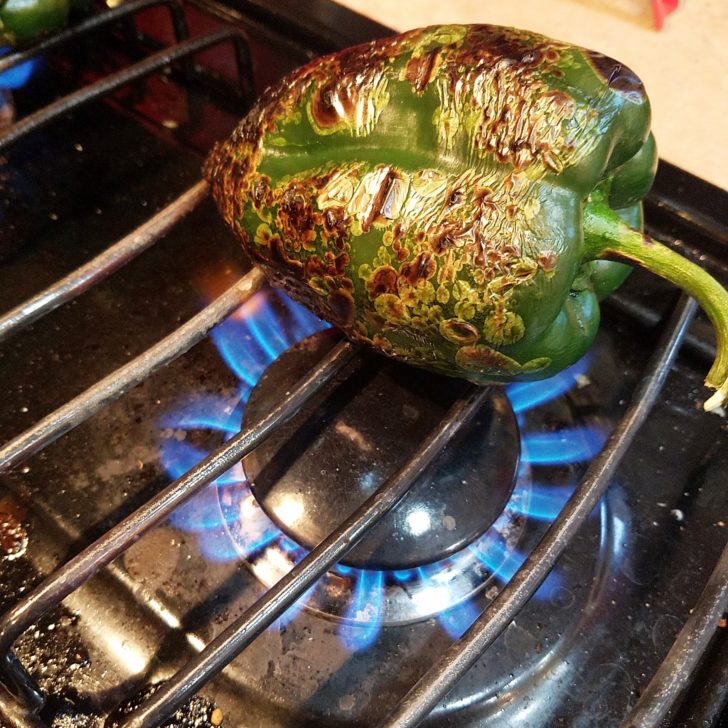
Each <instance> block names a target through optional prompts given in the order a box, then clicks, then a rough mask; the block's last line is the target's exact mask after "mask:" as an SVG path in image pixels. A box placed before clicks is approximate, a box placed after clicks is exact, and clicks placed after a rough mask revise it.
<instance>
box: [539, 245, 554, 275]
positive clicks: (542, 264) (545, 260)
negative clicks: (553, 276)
mask: <svg viewBox="0 0 728 728" xmlns="http://www.w3.org/2000/svg"><path fill="white" fill-rule="evenodd" d="M557 259H558V258H557V256H556V253H554V251H553V250H549V251H547V252H543V253H539V254H538V255H537V256H536V264H537V265H538V267H539V268H541V270H542V271H543V272H544V273H552V272H553V270H554V268H556V261H557Z"/></svg>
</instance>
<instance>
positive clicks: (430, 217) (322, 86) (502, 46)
mask: <svg viewBox="0 0 728 728" xmlns="http://www.w3.org/2000/svg"><path fill="white" fill-rule="evenodd" d="M649 123H650V110H649V102H648V100H647V96H646V94H645V92H644V89H643V86H642V84H641V82H640V81H639V79H638V78H637V77H636V76H635V75H634V74H633V73H632V72H631V71H629V69H627V68H625V67H624V66H622V65H620V64H619V63H617V62H616V61H613V60H611V59H609V58H606V57H605V56H602V55H600V54H597V53H593V52H590V51H587V50H584V49H582V48H578V47H575V46H572V45H567V44H564V43H559V42H556V41H553V40H550V39H548V38H545V37H543V36H540V35H537V34H534V33H529V32H525V31H518V30H513V29H509V28H502V27H495V26H487V25H480V26H438V27H430V28H424V29H421V30H415V31H411V32H409V33H405V34H403V35H400V36H396V37H393V38H388V39H384V40H380V41H376V42H373V43H369V44H366V45H364V46H359V47H356V48H352V49H348V50H346V51H343V52H340V53H338V54H333V55H329V56H326V57H324V58H321V59H319V60H316V61H314V62H313V63H311V64H309V65H307V66H305V67H303V68H301V69H299V70H298V71H296V72H294V73H293V74H291V75H290V76H288V77H287V78H285V79H284V80H283V81H282V82H281V83H280V84H278V85H277V86H275V87H273V88H271V89H269V90H268V91H267V92H266V93H265V94H264V95H263V97H262V98H261V99H260V100H259V101H258V103H257V104H256V106H255V107H254V108H253V109H252V110H251V112H250V113H249V114H248V116H247V117H246V118H245V119H244V120H243V121H242V123H241V124H240V126H239V127H238V128H237V129H236V131H235V132H234V133H233V135H232V137H231V138H230V139H229V140H228V141H226V142H224V143H222V144H219V145H217V147H216V148H215V150H214V151H213V153H212V154H211V156H210V158H209V159H208V161H207V164H206V168H205V174H206V177H207V179H208V181H209V183H210V185H211V189H212V194H213V197H214V198H215V200H216V202H217V204H218V206H219V208H220V210H221V212H222V214H223V216H224V217H225V219H226V221H227V222H228V223H229V224H230V226H231V227H232V229H233V230H234V232H235V233H236V234H237V236H238V237H239V238H240V239H241V241H242V243H243V245H244V247H245V250H246V251H247V253H248V254H249V255H250V257H251V258H252V259H253V260H254V261H255V263H257V264H258V265H260V266H261V267H262V268H263V269H264V270H265V272H266V273H267V275H268V276H269V278H270V279H271V281H272V282H274V283H275V284H277V285H280V286H282V287H283V288H284V289H285V290H286V291H287V292H288V293H290V295H292V296H293V297H294V298H296V299H298V300H300V301H302V302H303V303H305V304H306V305H307V306H309V307H310V308H311V309H312V310H314V311H315V312H316V313H317V314H318V315H319V316H321V317H322V318H324V319H327V320H329V321H331V322H332V323H334V324H335V325H337V326H339V327H340V328H341V329H343V330H344V331H345V332H346V334H347V335H348V336H349V337H350V338H352V339H354V340H357V341H361V342H364V343H366V344H369V345H371V346H373V347H375V348H376V349H378V350H380V351H382V352H384V353H385V354H388V355H391V356H395V357H398V358H400V359H403V360H405V361H408V362H410V363H412V364H415V365H418V366H424V367H426V368H429V369H433V370H436V371H439V372H443V373H445V374H449V375H455V376H460V377H464V378H466V379H470V380H471V381H474V382H478V383H485V382H491V381H513V380H517V379H535V378H543V377H547V376H550V375H552V374H554V373H556V372H558V371H560V370H561V369H563V368H564V367H566V366H568V365H569V364H571V363H573V362H574V361H576V360H577V359H578V358H579V357H580V356H582V355H583V353H584V352H585V351H586V350H587V348H588V347H589V346H590V344H591V343H592V340H593V338H594V336H595V333H596V331H597V328H598V325H599V300H600V299H602V298H604V296H606V295H608V294H609V293H610V292H611V291H612V290H614V288H615V287H617V286H618V285H619V284H620V283H621V282H622V281H623V280H624V278H625V275H626V272H628V270H629V269H628V268H627V267H625V266H624V265H622V264H620V263H614V262H611V261H601V260H600V261H594V260H592V259H591V258H589V257H587V256H586V248H587V246H586V245H585V237H584V230H583V214H584V205H585V204H587V202H588V200H589V197H590V195H591V194H592V193H594V192H595V191H598V192H599V195H600V200H601V201H602V202H603V204H606V205H607V206H609V207H610V208H611V209H612V210H613V211H615V212H616V213H617V214H618V215H619V216H620V217H621V218H622V219H623V220H625V221H626V222H627V223H628V224H630V225H633V226H634V225H640V224H641V206H640V200H641V198H642V196H643V195H644V194H645V193H646V192H647V191H648V190H649V188H650V185H651V184H652V180H653V178H654V173H655V167H656V153H655V145H654V140H653V139H652V137H651V135H650V133H649Z"/></svg>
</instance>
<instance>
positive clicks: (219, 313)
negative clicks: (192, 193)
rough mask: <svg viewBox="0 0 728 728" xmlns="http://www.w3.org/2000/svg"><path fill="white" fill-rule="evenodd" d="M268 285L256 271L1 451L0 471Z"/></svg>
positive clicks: (167, 358)
mask: <svg viewBox="0 0 728 728" xmlns="http://www.w3.org/2000/svg"><path fill="white" fill-rule="evenodd" d="M264 281H265V277H264V276H263V273H262V272H261V271H260V270H259V269H258V268H254V269H253V270H251V271H250V272H249V273H248V274H247V275H245V276H243V278H241V279H240V280H239V281H238V282H237V283H236V284H235V285H234V286H231V287H230V288H228V290H227V291H225V293H223V294H222V295H221V296H219V297H218V298H217V299H216V300H215V301H213V302H212V303H211V304H210V305H209V306H207V307H206V308H204V309H203V310H202V311H200V313H198V314H197V315H196V316H193V317H192V318H191V319H190V320H189V321H187V322H186V323H185V324H183V325H182V326H180V327H179V328H178V329H176V330H175V331H174V332H173V333H171V334H170V335H169V336H167V337H165V338H164V339H162V340H161V341H160V342H158V343H157V344H155V345H154V346H152V347H151V348H150V349H147V351H145V352H144V353H143V354H140V355H139V356H138V357H136V358H135V359H132V360H131V361H130V362H128V363H126V364H124V366H122V367H120V368H119V369H117V370H116V371H115V372H112V373H111V374H109V375H108V376H106V377H104V378H103V379H102V380H100V381H99V382H97V383H96V384H94V385H93V386H92V387H89V389H87V390H86V391H85V392H83V393H82V394H80V395H78V396H77V397H75V398H74V399H72V400H71V401H70V402H67V403H66V404H64V405H63V406H62V407H59V408H58V409H57V410H56V411H55V412H52V413H51V414H49V415H47V416H46V417H44V418H43V419H42V420H40V421H39V422H37V423H36V424H35V425H33V427H31V428H29V429H28V430H26V431H25V432H23V433H22V434H20V435H18V436H17V437H15V438H14V439H13V440H11V441H10V442H9V443H7V444H6V445H4V446H3V447H2V448H0V472H2V471H3V470H8V469H9V468H12V467H13V466H15V465H17V464H18V463H20V462H22V461H23V460H25V459H26V458H28V457H30V456H31V455H33V454H34V453H36V452H38V450H41V449H42V448H44V447H45V446H46V445H48V444H49V443H51V442H53V441H54V440H57V439H58V438H59V437H60V436H61V435H63V434H65V433H66V432H68V431H70V430H72V429H73V428H74V427H76V426H77V425H80V424H81V423H82V422H84V421H85V420H87V419H88V418H89V417H91V415H93V414H94V413H96V412H98V411H99V410H100V409H101V408H102V407H104V406H105V405H107V404H108V403H109V402H112V401H113V400H115V399H117V398H118V397H120V396H121V395H122V394H124V392H126V391H127V390H128V389H130V388H131V387H133V386H135V385H136V384H139V382H141V381H142V380H143V379H145V378H146V377H148V376H149V375H150V374H151V373H152V372H153V371H155V370H156V369H158V368H159V367H161V366H163V365H164V364H169V362H171V361H173V360H174V359H176V358H177V357H178V356H180V355H181V354H184V352H186V351H187V350H188V349H190V348H191V347H192V346H194V345H195V344H196V343H197V342H198V341H200V340H201V339H202V338H204V336H205V334H206V333H207V332H208V331H209V330H210V329H211V328H212V327H213V326H215V325H216V324H218V323H220V321H222V320H223V319H224V318H225V316H227V315H228V314H229V313H231V312H232V311H233V310H234V309H236V308H237V307H238V306H240V305H241V304H243V303H245V301H247V300H248V299H249V298H250V297H251V296H252V295H253V294H254V293H255V292H256V291H257V290H258V289H259V288H260V287H261V285H262V284H263V283H264Z"/></svg>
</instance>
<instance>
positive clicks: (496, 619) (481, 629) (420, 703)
mask: <svg viewBox="0 0 728 728" xmlns="http://www.w3.org/2000/svg"><path fill="white" fill-rule="evenodd" d="M696 308H697V304H696V303H695V301H693V300H692V299H688V298H686V297H685V296H683V297H682V298H681V302H680V304H678V307H677V308H676V309H675V312H674V313H673V316H672V318H671V320H670V324H669V325H668V327H667V328H666V330H665V332H664V333H663V336H662V339H661V341H660V343H659V344H658V346H657V348H656V350H655V353H654V354H653V356H652V358H651V360H650V363H649V364H648V373H647V375H646V376H645V377H644V379H643V380H642V382H641V384H640V386H639V388H638V389H637V391H636V393H635V395H634V397H633V400H632V404H631V405H630V407H629V409H628V410H627V412H626V413H625V415H624V417H623V418H622V419H621V421H620V422H619V424H618V425H617V427H616V428H615V430H614V432H613V433H612V434H611V436H610V437H609V439H608V440H607V442H606V444H605V446H604V449H603V450H602V451H601V453H600V454H599V455H598V456H597V457H596V458H595V459H594V461H593V462H592V464H591V465H590V466H589V469H588V470H587V472H586V475H585V476H584V480H583V481H582V483H581V485H580V486H579V487H578V488H577V490H576V491H575V492H574V494H573V495H572V497H571V498H570V499H569V501H568V502H567V504H566V505H565V506H564V508H563V510H562V511H561V513H560V515H559V517H558V518H557V519H556V520H555V521H554V522H553V523H552V524H551V527H550V528H549V530H548V531H547V532H546V534H545V535H544V537H543V538H542V539H541V541H540V542H539V543H538V544H537V546H536V547H535V548H534V550H533V552H532V553H531V555H530V556H529V557H528V558H527V559H526V561H525V562H524V564H523V566H522V567H521V568H520V569H519V570H518V571H517V572H516V574H515V576H514V577H513V578H512V579H511V581H509V582H508V584H507V585H506V586H505V587H504V588H503V590H502V591H501V593H500V594H499V595H498V596H497V597H496V598H495V600H494V601H493V602H492V603H491V604H490V606H489V607H488V608H487V609H486V610H485V612H483V614H482V615H481V616H480V617H478V619H477V620H476V621H475V622H474V623H473V625H472V626H471V627H470V628H469V629H468V631H467V632H466V633H465V634H464V635H463V636H462V637H461V638H460V639H459V640H457V641H456V642H454V643H453V644H452V645H451V646H450V648H449V649H448V650H447V651H446V652H445V654H444V655H443V656H442V658H441V659H440V660H439V661H438V662H437V663H436V664H435V665H434V666H433V667H432V668H430V670H428V671H427V672H426V673H425V675H424V676H423V677H422V678H421V679H420V680H419V681H418V682H417V683H416V685H415V686H414V687H413V688H412V690H410V692H409V693H407V695H406V696H405V698H404V700H403V701H402V702H401V703H400V704H399V706H398V707H397V708H396V710H395V711H394V712H393V713H392V715H390V717H389V718H388V719H387V720H386V721H385V723H383V724H382V726H383V727H384V726H386V728H414V726H417V725H419V724H420V723H421V722H422V721H423V720H424V719H425V718H426V717H427V715H428V714H429V713H430V712H431V711H432V710H433V708H434V707H435V706H436V705H437V704H438V703H439V702H440V700H441V699H442V698H443V697H445V696H446V695H447V693H448V692H449V691H450V690H451V688H452V687H453V686H454V685H455V683H456V682H457V681H458V680H459V679H460V678H461V677H463V675H464V674H465V673H466V672H467V671H468V670H469V669H470V667H472V665H473V664H474V663H475V661H476V660H478V659H479V658H480V656H481V655H482V654H483V652H484V651H485V650H486V649H488V647H490V645H491V644H493V642H494V641H495V640H496V639H497V638H498V636H499V635H500V634H501V633H502V632H503V630H505V628H506V627H507V626H508V625H509V624H510V623H511V621H513V619H514V618H515V616H516V615H517V614H518V612H520V610H521V609H522V608H523V606H524V605H525V604H526V602H527V601H528V600H529V599H530V598H531V596H532V595H533V593H534V592H535V591H536V590H537V589H538V587H539V586H540V585H541V583H542V582H543V580H544V579H545V578H546V576H547V575H548V573H549V571H551V569H552V568H553V566H554V564H555V563H556V560H557V559H558V558H559V556H560V555H561V554H562V553H563V551H564V549H565V548H566V547H567V546H568V544H569V543H570V541H571V539H572V538H573V536H574V535H575V533H576V532H577V531H578V530H579V528H580V527H581V525H582V524H583V523H584V521H585V520H586V519H587V518H588V516H589V514H590V513H591V512H592V510H593V508H594V506H595V505H596V504H597V503H598V501H599V499H600V498H601V497H602V495H603V494H604V492H605V491H606V489H607V487H608V486H609V483H610V482H611V480H612V477H613V476H614V474H615V472H616V470H617V467H618V465H619V463H620V462H621V460H622V457H623V456H624V454H625V453H626V452H627V450H628V448H629V446H630V445H631V443H632V441H633V440H634V437H635V435H636V434H637V432H638V431H639V428H640V427H641V426H642V424H643V422H644V421H645V419H646V418H647V415H648V414H649V413H650V411H651V410H652V407H653V406H654V404H655V402H656V401H657V396H658V395H659V393H660V390H661V388H662V385H663V384H664V382H665V380H666V378H667V375H668V372H669V371H670V366H671V364H672V362H673V360H674V358H675V356H676V355H677V352H678V350H679V348H680V344H681V343H682V339H683V338H684V336H685V333H686V331H687V328H688V326H689V325H690V322H691V320H692V318H693V316H694V314H695V311H696ZM673 697H674V696H673ZM641 725H642V724H640V726H641ZM135 728H136V727H135Z"/></svg>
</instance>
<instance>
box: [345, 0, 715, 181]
mask: <svg viewBox="0 0 728 728" xmlns="http://www.w3.org/2000/svg"><path fill="white" fill-rule="evenodd" d="M338 1H339V2H340V4H342V5H346V6H347V7H349V8H351V9H353V10H356V11H358V12H360V13H362V14H364V15H368V16H369V17H371V18H374V19H375V20H377V21H379V22H380V23H383V24H384V25H387V26H389V27H391V28H394V29H396V30H406V29H408V28H413V27H419V26H423V25H429V24H432V23H494V24H497V25H512V26H516V27H520V28H527V29H529V30H534V31H537V32H539V33H543V34H544V35H548V36H551V37H553V38H558V39H560V40H565V41H569V42H571V43H576V44H579V45H583V46H586V47H588V48H592V49H594V50H598V51H601V52H602V53H605V54H607V55H609V56H612V57H613V58H617V59H619V60H621V61H623V62H624V63H626V64H627V65H628V66H629V67H630V68H632V70H634V71H635V72H636V73H637V75H638V76H640V77H641V78H642V80H643V81H644V83H645V86H646V88H647V92H648V94H649V96H650V99H651V101H652V119H653V120H652V125H653V129H654V131H655V136H656V138H657V144H658V147H659V151H660V156H661V157H663V158H665V159H667V160H668V161H670V162H672V163H673V164H676V165H678V166H679V167H682V168H683V169H686V170H688V171H690V172H692V173H693V174H696V175H698V176H700V177H702V178H704V179H706V180H708V181H709V182H712V183H713V184H716V185H718V186H719V187H722V188H723V189H726V190H728V2H727V1H726V0H681V3H680V7H679V8H678V9H677V10H676V11H675V12H674V13H672V14H671V15H669V16H668V17H667V18H666V21H665V26H664V28H663V29H662V30H661V31H659V32H658V31H656V30H654V29H653V26H652V16H651V10H650V3H649V0H512V1H511V2H504V0H445V1H444V2H443V1H442V0H439V1H437V2H436V1H434V0H338Z"/></svg>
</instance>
